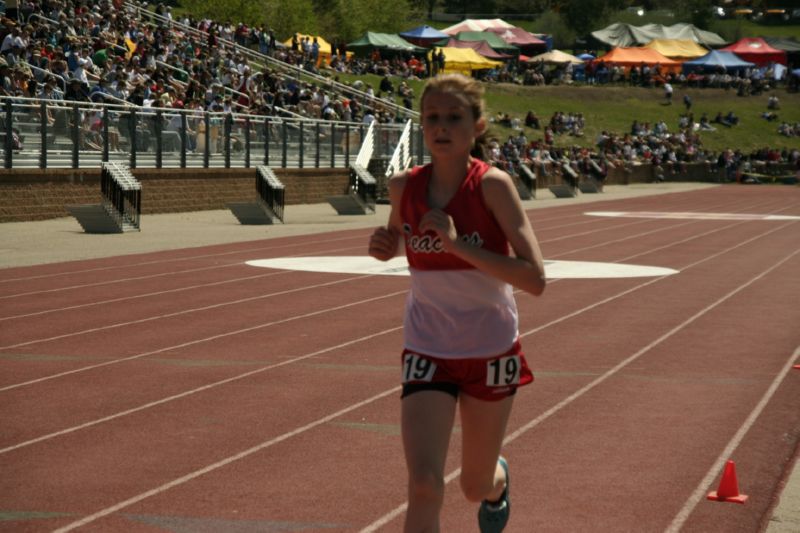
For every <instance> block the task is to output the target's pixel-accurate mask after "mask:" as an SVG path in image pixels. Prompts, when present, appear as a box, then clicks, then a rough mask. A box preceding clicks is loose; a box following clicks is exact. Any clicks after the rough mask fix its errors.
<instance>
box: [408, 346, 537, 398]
mask: <svg viewBox="0 0 800 533" xmlns="http://www.w3.org/2000/svg"><path fill="white" fill-rule="evenodd" d="M521 349H522V347H521V346H520V343H519V341H517V342H515V343H514V346H512V347H511V349H509V350H508V351H507V352H505V353H503V354H501V355H496V356H493V357H484V358H480V359H442V358H441V357H433V356H430V355H424V354H420V353H417V352H413V351H411V350H403V354H402V356H401V357H402V359H401V361H402V364H403V395H402V397H406V396H408V395H409V394H413V393H414V392H417V391H422V390H438V391H442V392H446V393H448V394H451V395H453V396H455V397H458V394H459V393H462V392H463V393H464V394H468V395H470V396H473V397H475V398H479V399H481V400H487V401H496V400H502V399H503V398H507V397H508V396H512V395H513V394H514V393H516V391H517V387H521V386H522V385H527V384H528V383H531V382H532V381H533V372H531V370H530V368H528V362H527V361H526V360H525V356H524V355H523V354H522V351H521Z"/></svg>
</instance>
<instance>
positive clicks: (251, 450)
mask: <svg viewBox="0 0 800 533" xmlns="http://www.w3.org/2000/svg"><path fill="white" fill-rule="evenodd" d="M399 391H400V387H399V386H397V387H394V388H392V389H389V390H387V391H384V392H381V393H380V394H376V395H375V396H372V397H371V398H367V399H366V400H363V401H360V402H358V403H354V404H352V405H350V406H348V407H345V408H344V409H340V410H339V411H336V412H335V413H331V414H329V415H327V416H325V417H322V418H318V419H317V420H315V421H313V422H311V423H309V424H306V425H305V426H301V427H299V428H297V429H294V430H292V431H290V432H288V433H284V434H283V435H280V436H278V437H275V438H274V439H270V440H268V441H265V442H262V443H261V444H259V445H257V446H253V447H252V448H249V449H247V450H244V451H242V452H240V453H237V454H236V455H232V456H230V457H226V458H225V459H223V460H221V461H218V462H216V463H213V464H210V465H208V466H206V467H205V468H202V469H200V470H195V471H194V472H190V473H188V474H186V475H185V476H183V477H179V478H177V479H173V480H172V481H170V482H169V483H165V484H163V485H161V486H159V487H156V488H154V489H151V490H149V491H147V492H142V493H141V494H137V495H136V496H133V497H132V498H128V499H127V500H125V501H122V502H119V503H117V504H116V505H112V506H111V507H106V508H105V509H102V510H100V511H98V512H96V513H94V514H91V515H89V516H85V517H84V518H82V519H80V520H78V521H76V522H72V523H71V524H67V525H66V526H64V527H60V528H58V529H56V530H55V531H54V533H65V532H67V531H72V530H73V529H76V528H79V527H81V526H85V525H86V524H89V523H91V522H94V521H95V520H98V519H99V518H103V517H104V516H108V515H110V514H112V513H115V512H117V511H119V510H121V509H125V508H126V507H130V506H131V505H133V504H135V503H139V502H140V501H142V500H146V499H147V498H150V497H152V496H156V495H158V494H161V493H162V492H166V491H168V490H169V489H172V488H174V487H177V486H179V485H183V484H184V483H187V482H189V481H192V480H194V479H196V478H198V477H200V476H203V475H205V474H208V473H209V472H213V471H214V470H217V469H219V468H222V467H224V466H227V465H229V464H231V463H233V462H236V461H239V460H240V459H244V458H245V457H248V456H250V455H253V454H254V453H257V452H260V451H262V450H265V449H266V448H269V447H270V446H274V445H275V444H279V443H281V442H283V441H285V440H287V439H290V438H292V437H294V436H296V435H299V434H301V433H305V432H306V431H308V430H311V429H314V428H315V427H318V426H321V425H322V424H325V423H327V422H330V421H331V420H334V419H336V418H338V417H340V416H342V415H344V414H347V413H349V412H351V411H355V410H356V409H359V408H361V407H364V406H365V405H369V404H370V403H372V402H374V401H377V400H380V399H381V398H385V397H386V396H389V395H390V394H395V393H397V392H399Z"/></svg>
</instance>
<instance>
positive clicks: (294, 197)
mask: <svg viewBox="0 0 800 533" xmlns="http://www.w3.org/2000/svg"><path fill="white" fill-rule="evenodd" d="M273 170H274V172H275V174H276V175H277V176H278V179H280V180H281V182H282V183H283V184H284V186H285V187H286V204H287V205H292V204H313V203H321V202H324V201H325V200H326V198H327V197H328V196H333V195H338V194H343V193H344V192H345V191H346V190H347V184H348V179H349V178H348V176H349V173H348V170H346V169H316V168H315V169H281V168H278V169H273ZM132 173H133V175H134V176H135V177H136V179H138V180H139V181H140V182H141V183H142V213H144V214H151V213H175V212H183V211H203V210H208V209H226V204H227V203H228V202H236V201H249V200H253V199H255V196H256V189H255V177H256V170H255V169H254V168H250V169H241V168H236V169H224V168H223V169H218V168H209V169H206V168H201V169H153V168H147V169H144V168H143V169H133V170H132ZM100 201H101V197H100V169H96V170H95V169H78V170H72V169H41V170H40V169H17V170H15V169H8V170H5V169H2V170H0V222H22V221H27V220H43V219H48V218H58V217H66V216H69V213H67V210H66V208H65V207H64V206H66V205H73V204H97V203H100Z"/></svg>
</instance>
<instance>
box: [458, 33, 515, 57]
mask: <svg viewBox="0 0 800 533" xmlns="http://www.w3.org/2000/svg"><path fill="white" fill-rule="evenodd" d="M451 39H456V40H458V41H485V42H486V43H487V44H488V45H489V46H491V47H492V48H494V49H495V50H496V51H498V52H500V53H504V54H513V55H514V56H517V55H519V48H517V47H516V46H514V45H512V44H508V43H507V42H505V41H504V40H503V39H501V38H500V37H499V36H498V35H496V34H494V33H491V32H488V31H460V32H458V33H457V34H455V35H453V36H451Z"/></svg>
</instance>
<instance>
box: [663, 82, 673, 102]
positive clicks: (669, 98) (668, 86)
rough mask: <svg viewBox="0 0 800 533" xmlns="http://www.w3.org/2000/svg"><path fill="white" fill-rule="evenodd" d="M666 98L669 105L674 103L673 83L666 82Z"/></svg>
mask: <svg viewBox="0 0 800 533" xmlns="http://www.w3.org/2000/svg"><path fill="white" fill-rule="evenodd" d="M664 100H665V102H666V104H667V105H672V84H671V83H669V82H666V83H664Z"/></svg>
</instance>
